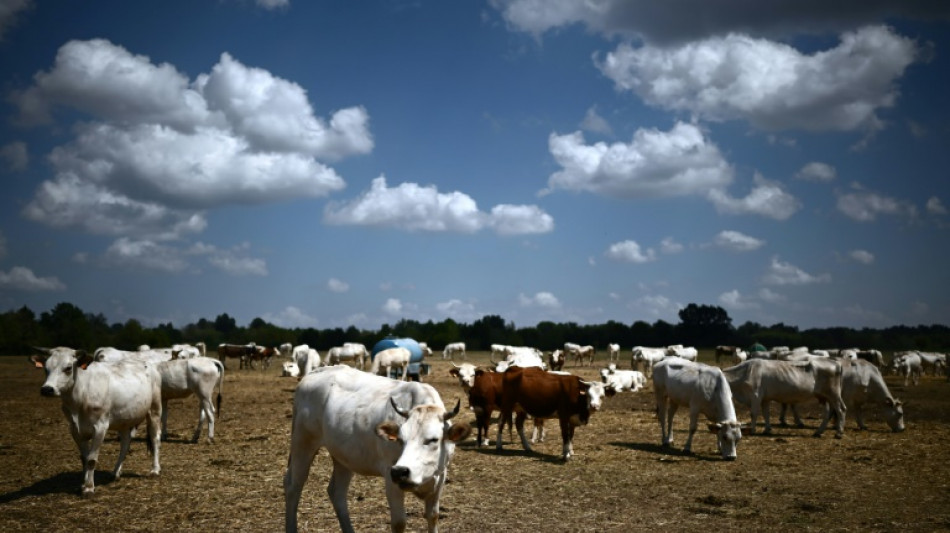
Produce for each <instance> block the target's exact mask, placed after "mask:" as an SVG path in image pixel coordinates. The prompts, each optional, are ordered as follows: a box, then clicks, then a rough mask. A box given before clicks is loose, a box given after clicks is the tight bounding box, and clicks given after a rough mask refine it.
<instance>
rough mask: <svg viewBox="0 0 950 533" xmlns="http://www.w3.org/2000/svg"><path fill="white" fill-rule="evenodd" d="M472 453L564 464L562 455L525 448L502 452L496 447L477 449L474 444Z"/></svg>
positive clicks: (504, 449)
mask: <svg viewBox="0 0 950 533" xmlns="http://www.w3.org/2000/svg"><path fill="white" fill-rule="evenodd" d="M470 449H471V451H473V452H475V453H480V454H482V455H491V456H494V457H530V458H532V459H537V460H539V461H541V462H544V463H563V462H564V460H563V459H562V458H561V456H560V455H552V454H547V453H542V452H539V451H537V450H533V451H530V452H529V451H527V450H525V449H523V448H520V447H518V448H502V450H501V451H498V450H496V449H495V445H494V444H492V445H490V446H482V447H481V448H478V447H476V446H475V445H474V444H472V446H471V447H470Z"/></svg>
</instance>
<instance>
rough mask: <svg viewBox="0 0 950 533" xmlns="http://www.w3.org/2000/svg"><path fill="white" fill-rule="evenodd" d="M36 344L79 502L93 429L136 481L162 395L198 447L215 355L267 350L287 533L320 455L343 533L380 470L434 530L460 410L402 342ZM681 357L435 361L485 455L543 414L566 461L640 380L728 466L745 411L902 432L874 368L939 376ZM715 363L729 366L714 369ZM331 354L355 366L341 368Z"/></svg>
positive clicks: (746, 358)
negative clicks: (326, 459)
mask: <svg viewBox="0 0 950 533" xmlns="http://www.w3.org/2000/svg"><path fill="white" fill-rule="evenodd" d="M420 344H421V345H422V348H423V351H424V353H426V354H428V355H431V353H432V352H431V349H429V348H428V347H427V346H425V345H424V343H420ZM450 347H451V349H450ZM38 350H39V351H41V352H42V355H34V356H32V357H31V358H30V360H31V361H32V362H33V363H34V364H35V366H37V367H40V368H43V369H44V370H45V372H46V380H45V382H44V383H43V385H42V387H41V389H40V393H41V394H42V395H43V396H50V397H60V398H61V400H62V406H63V412H64V413H65V415H66V419H67V422H68V424H69V427H70V432H71V434H72V436H73V438H74V440H75V441H76V444H77V446H78V447H79V451H80V456H81V460H82V469H83V485H82V489H81V490H82V495H83V496H90V495H92V494H93V493H94V490H95V487H94V483H93V477H94V476H93V473H94V471H95V468H96V465H97V462H98V455H99V449H100V447H101V445H102V442H103V440H104V439H105V436H106V433H107V432H108V431H109V430H115V431H117V432H118V434H119V440H120V451H119V458H118V460H117V462H116V465H115V469H114V471H113V475H114V476H115V478H119V477H120V475H121V472H122V463H123V460H124V459H125V456H126V454H127V452H128V449H129V445H130V442H131V439H132V436H133V435H134V431H135V429H136V428H137V427H138V426H140V425H141V424H142V423H143V422H145V429H146V432H147V439H146V442H147V444H148V447H149V450H150V452H151V453H152V469H151V471H150V475H158V474H159V472H160V469H161V467H160V461H159V449H160V442H161V440H162V438H163V437H164V436H166V435H167V429H166V421H167V415H168V401H169V400H171V399H176V398H184V397H188V396H190V395H192V394H194V395H195V396H197V398H198V401H199V419H198V425H197V428H196V429H195V432H194V436H193V441H194V442H197V441H198V439H199V437H200V434H201V430H202V426H203V425H204V424H207V426H208V430H207V439H208V441H209V442H213V440H214V419H215V415H216V414H218V415H220V409H221V394H222V391H221V388H222V385H223V382H224V371H225V368H226V367H225V364H224V363H225V361H226V360H227V359H228V358H239V359H240V361H241V368H254V363H255V362H260V363H261V365H262V367H266V366H267V365H269V364H270V363H271V361H272V359H273V358H274V357H276V356H278V355H283V356H284V357H286V358H288V359H289V361H286V362H284V368H283V370H282V375H283V376H290V377H296V378H298V380H299V383H298V385H297V387H296V390H295V394H294V406H293V417H292V418H293V422H292V432H291V441H290V457H289V460H288V466H287V471H286V474H285V477H284V491H285V502H286V509H285V521H286V522H285V525H286V529H287V531H296V528H297V508H298V504H299V500H300V496H301V491H302V487H303V485H304V483H305V481H306V479H307V476H308V473H309V470H310V466H311V463H312V462H313V459H314V457H315V456H316V454H317V451H319V449H321V448H325V449H326V450H327V451H328V452H329V454H330V455H331V457H332V459H333V473H332V476H331V480H330V485H329V488H328V493H329V496H330V501H331V503H332V505H333V509H334V511H335V513H336V516H337V519H338V520H339V524H340V527H341V529H342V530H343V531H352V530H353V528H352V525H351V523H350V518H349V511H348V509H347V491H348V487H349V484H350V480H351V479H352V477H353V475H354V474H360V475H369V476H379V477H382V478H384V480H385V486H386V491H385V492H386V497H387V499H388V502H389V506H390V513H391V526H392V528H393V530H394V531H402V530H404V528H405V526H406V513H405V507H404V496H405V493H406V492H411V493H413V494H415V495H416V496H418V497H419V498H421V499H422V500H423V501H424V504H425V512H424V514H425V518H426V520H427V522H428V528H429V531H436V530H437V527H438V517H439V497H440V495H441V493H442V490H443V487H444V484H445V476H446V468H447V465H448V464H449V462H450V461H451V458H452V455H453V453H454V448H455V444H456V443H458V442H460V441H463V440H464V439H466V438H467V437H468V435H469V434H470V432H471V428H470V427H469V425H468V424H467V423H465V422H459V421H455V422H453V421H452V420H453V417H455V416H456V415H457V414H458V413H459V409H460V405H458V404H457V405H456V406H455V408H454V410H452V411H448V410H447V409H446V408H445V406H444V404H443V403H442V400H441V398H440V396H439V393H438V392H437V391H436V389H435V388H434V387H432V386H431V385H428V384H425V383H421V382H414V381H408V380H407V379H406V378H407V375H406V368H407V366H408V364H409V353H408V350H406V349H405V348H393V349H389V350H383V351H380V352H379V353H377V354H375V355H374V356H373V357H372V358H371V359H372V361H371V367H370V370H369V372H363V371H362V370H363V369H364V368H365V365H366V362H367V359H368V358H370V354H369V353H368V351H367V350H366V348H365V346H363V345H362V344H358V343H347V344H345V345H343V346H340V347H335V348H332V349H330V350H328V351H327V353H326V356H325V357H321V356H320V354H319V353H318V352H317V351H316V350H315V349H312V348H310V347H309V346H306V345H300V346H296V347H295V346H291V345H290V344H284V345H282V346H280V347H277V348H267V347H260V346H257V345H255V344H253V343H251V344H247V345H231V344H222V345H220V346H219V347H218V358H217V359H215V358H210V357H207V356H205V347H204V345H203V344H202V343H199V344H198V345H195V346H188V345H176V346H173V347H172V348H168V349H151V348H149V347H147V346H142V347H141V348H140V349H139V350H137V351H122V350H117V349H114V348H100V349H98V350H96V351H95V352H94V353H93V354H89V353H87V352H85V351H83V350H75V349H71V348H65V347H58V348H52V349H47V348H38ZM697 355H698V352H697V350H696V349H695V348H692V347H684V346H681V345H674V346H667V347H664V348H649V347H642V346H637V347H635V348H633V350H632V352H631V358H630V366H631V369H630V370H622V369H619V368H617V363H618V362H619V359H620V348H619V346H617V345H615V344H611V345H610V346H609V347H608V358H607V361H608V366H607V367H606V368H604V369H602V370H601V371H600V377H601V379H600V381H586V380H584V379H582V378H581V377H579V376H576V375H573V374H571V373H569V372H565V371H564V370H563V368H564V363H565V360H567V359H573V361H574V364H575V365H583V364H585V363H586V364H587V365H588V366H592V365H593V361H594V356H595V351H594V349H593V347H591V346H579V345H577V344H574V343H566V344H565V345H564V348H563V350H554V351H553V352H550V353H547V354H544V353H543V352H541V351H540V350H537V349H535V348H531V347H523V346H505V345H492V347H491V355H490V361H491V365H489V366H476V365H474V364H472V363H468V362H464V363H462V364H456V363H455V360H454V359H455V357H461V358H463V359H464V358H465V345H464V343H452V344H449V345H447V346H446V347H445V349H444V350H443V357H444V358H447V359H452V368H451V370H450V374H451V375H452V376H454V377H456V378H457V379H458V382H459V385H460V386H461V388H462V390H463V391H464V392H465V394H466V395H467V397H468V407H469V409H471V410H472V411H473V412H474V414H475V425H476V429H477V435H476V445H477V446H485V445H488V443H489V429H490V422H491V418H492V415H493V414H494V413H495V412H496V411H497V412H498V428H497V433H496V441H495V446H496V449H498V450H501V449H502V437H503V430H504V427H505V426H508V427H509V430H510V429H511V428H512V427H514V428H515V429H517V431H518V435H519V437H520V439H521V443H522V446H523V447H524V449H525V450H526V451H530V450H531V442H538V441H540V440H542V439H543V438H544V420H546V419H552V418H556V419H557V420H558V422H559V425H560V429H561V439H562V458H563V459H564V460H568V459H569V458H570V457H571V456H572V454H573V445H572V440H573V435H574V432H575V429H576V428H577V427H580V426H583V425H585V424H587V423H588V421H589V420H590V417H591V415H592V414H593V413H595V412H596V411H597V410H599V409H600V408H601V407H602V405H603V402H604V399H605V397H610V396H613V395H615V394H618V393H622V392H625V391H630V392H637V391H639V390H641V389H643V388H644V387H645V386H646V385H647V383H648V381H652V387H653V392H654V397H655V400H656V413H657V419H658V421H659V424H660V429H661V443H662V445H663V446H665V447H671V446H672V445H673V438H672V425H673V419H674V415H675V413H676V411H677V409H678V408H679V407H684V408H685V409H687V410H688V412H689V430H688V435H687V438H686V442H685V444H684V447H683V451H684V452H685V453H689V452H690V451H691V444H692V440H693V436H694V434H695V432H696V430H697V427H698V424H699V421H700V416H699V415H701V414H702V415H703V416H704V417H705V418H706V419H707V420H708V422H709V423H708V428H709V430H710V432H712V433H714V434H715V435H716V441H717V448H718V451H719V453H720V454H721V456H722V458H723V459H725V460H735V459H736V458H737V445H738V443H739V441H740V439H741V438H742V432H743V429H744V430H746V431H747V432H748V433H755V431H756V425H757V420H758V417H759V415H760V414H761V415H762V416H763V418H764V428H763V429H764V432H765V433H770V432H771V429H772V425H771V419H770V409H769V406H770V404H771V402H778V403H780V404H782V415H781V416H782V422H784V415H785V408H786V407H787V406H788V407H791V409H792V413H793V415H794V417H795V421H796V423H797V424H798V425H799V427H803V426H802V423H801V419H800V417H799V415H798V412H797V410H796V405H797V404H800V403H802V402H806V401H810V400H813V399H817V400H818V401H819V402H820V403H821V404H822V405H823V416H822V420H821V422H820V425H819V427H818V429H817V430H816V431H815V436H816V437H817V436H821V435H822V433H823V432H824V431H825V429H826V428H827V426H828V424H829V423H832V421H833V423H834V430H835V437H837V438H841V436H842V435H843V432H844V428H845V416H846V413H849V412H850V413H852V415H853V416H854V417H855V419H856V421H857V425H858V427H859V428H861V429H865V428H866V426H865V423H864V418H863V412H864V407H865V406H867V407H878V408H880V410H881V414H882V416H883V418H884V420H885V421H886V423H887V424H888V425H889V427H890V428H891V429H892V430H893V431H902V430H903V429H904V420H903V415H904V412H903V406H902V404H901V402H900V400H897V399H895V398H894V397H893V396H892V395H891V393H890V391H889V390H888V388H887V385H886V383H885V381H884V378H883V375H882V371H884V372H888V371H891V372H895V373H899V374H901V375H903V376H904V379H905V386H906V385H907V384H909V383H910V382H913V383H914V384H916V383H918V381H919V379H920V375H921V373H923V372H931V373H934V374H937V373H940V372H945V371H947V360H946V355H945V354H939V353H929V352H918V351H906V352H898V353H895V354H894V357H893V358H892V360H891V361H890V362H889V363H887V364H885V361H884V358H883V355H882V354H881V352H879V351H877V350H858V349H846V350H809V349H807V348H804V347H802V348H795V349H789V348H785V347H779V348H773V349H772V350H758V351H746V350H742V349H739V348H736V347H727V346H720V347H717V349H716V361H717V365H707V364H703V363H699V362H697V361H696V358H697ZM496 358H497V359H498V360H497V361H496ZM723 358H725V362H726V363H730V362H731V363H734V365H733V366H728V367H726V368H721V367H720V366H719V363H721V362H722V361H723ZM345 362H350V363H352V364H353V366H354V367H356V368H353V367H351V366H348V365H345V364H341V363H345ZM357 368H358V369H359V370H357ZM393 368H397V369H401V370H402V379H401V380H395V379H391V378H390V377H389V376H391V375H392V374H391V372H392V369H393ZM948 380H950V372H948ZM215 388H217V389H218V393H217V397H216V398H214V390H215ZM213 399H214V400H215V401H212V400H213ZM737 404H738V405H742V406H745V407H747V408H749V410H750V412H751V424H740V422H739V420H738V417H737V415H736V407H735V406H736V405H737ZM528 417H531V418H532V419H533V423H534V426H535V427H534V434H533V435H532V438H531V439H530V441H529V439H528V438H527V437H526V435H525V432H524V422H525V421H526V420H527V419H528Z"/></svg>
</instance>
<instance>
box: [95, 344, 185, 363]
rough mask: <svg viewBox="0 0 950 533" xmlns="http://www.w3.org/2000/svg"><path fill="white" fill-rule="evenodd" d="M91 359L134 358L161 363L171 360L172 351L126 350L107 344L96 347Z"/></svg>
mask: <svg viewBox="0 0 950 533" xmlns="http://www.w3.org/2000/svg"><path fill="white" fill-rule="evenodd" d="M92 358H93V360H95V361H98V362H102V363H118V362H119V361H125V360H127V359H136V360H142V361H151V362H153V363H161V362H163V361H171V360H172V353H171V350H168V351H165V350H161V349H157V350H155V349H151V348H149V349H146V350H136V351H127V350H118V349H116V348H112V347H111V346H107V347H104V348H99V349H97V350H96V351H95V352H94V353H93V356H92Z"/></svg>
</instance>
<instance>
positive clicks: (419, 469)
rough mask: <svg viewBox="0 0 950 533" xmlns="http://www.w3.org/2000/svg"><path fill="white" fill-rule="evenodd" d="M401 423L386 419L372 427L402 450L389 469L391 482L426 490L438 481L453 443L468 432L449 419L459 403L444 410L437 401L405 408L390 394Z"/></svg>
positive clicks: (449, 455)
mask: <svg viewBox="0 0 950 533" xmlns="http://www.w3.org/2000/svg"><path fill="white" fill-rule="evenodd" d="M389 400H390V403H391V404H392V407H393V409H394V410H395V411H396V413H398V414H399V416H400V417H401V418H402V419H403V421H402V422H401V423H397V422H394V421H391V420H390V421H386V422H383V423H382V424H380V425H379V426H377V427H376V434H377V435H379V437H380V438H381V439H383V440H385V441H389V442H394V443H398V444H399V445H400V446H402V453H401V454H400V456H399V459H398V460H396V463H395V464H393V466H392V468H391V469H390V471H389V477H390V479H391V480H392V481H393V483H395V484H397V485H399V488H401V489H403V490H411V491H428V490H430V489H431V488H432V486H433V485H434V484H435V483H438V482H439V481H440V480H439V479H438V476H441V475H443V474H444V472H445V468H446V466H447V465H448V461H449V459H450V458H451V456H452V453H453V451H454V445H455V443H457V442H460V441H462V440H464V439H465V438H466V437H468V434H469V433H470V432H471V428H470V427H469V425H468V424H467V423H465V422H456V423H454V424H452V423H451V422H449V421H450V420H451V419H452V417H454V416H455V415H457V414H458V412H459V407H460V406H461V404H462V402H461V401H459V402H458V403H456V404H455V409H454V410H452V411H450V412H446V410H445V408H444V407H442V406H441V405H437V404H422V405H417V406H415V407H413V408H412V409H409V410H405V409H403V408H401V407H400V406H399V405H398V404H397V403H396V398H394V397H390V398H389Z"/></svg>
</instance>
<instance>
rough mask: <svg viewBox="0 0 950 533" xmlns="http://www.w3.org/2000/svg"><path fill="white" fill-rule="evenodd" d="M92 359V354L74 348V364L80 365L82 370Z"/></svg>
mask: <svg viewBox="0 0 950 533" xmlns="http://www.w3.org/2000/svg"><path fill="white" fill-rule="evenodd" d="M92 361H93V358H92V355H90V354H89V353H87V352H86V351H84V350H76V364H77V365H79V366H80V367H82V369H83V370H85V369H86V367H87V366H89V363H91V362H92Z"/></svg>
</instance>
